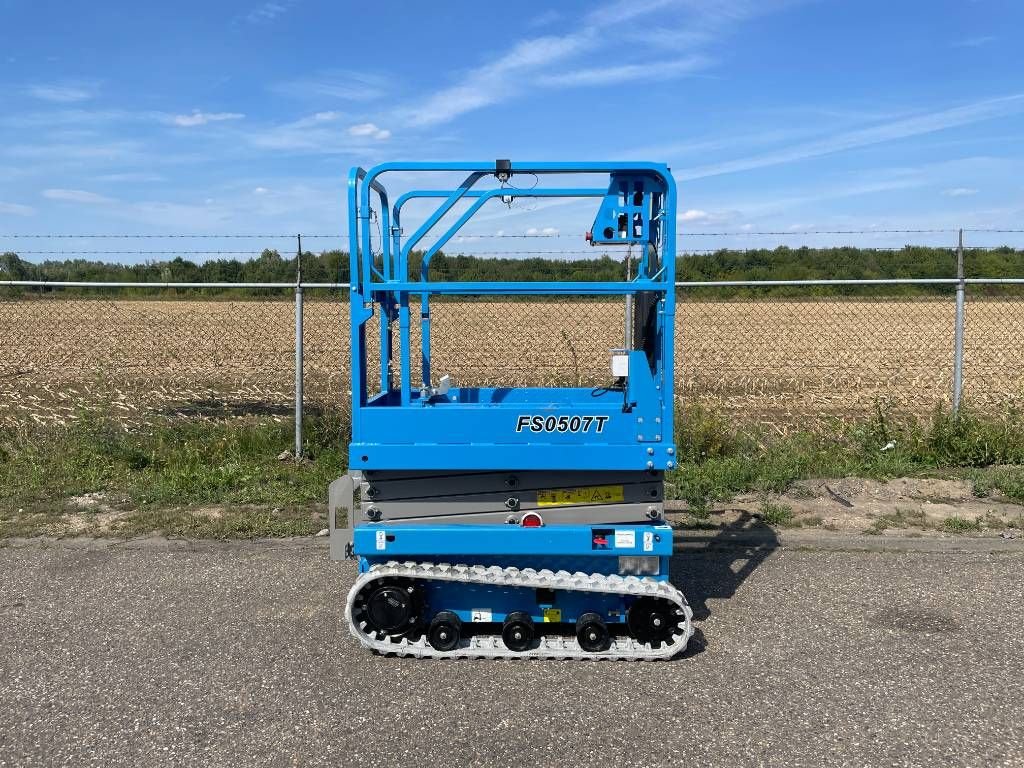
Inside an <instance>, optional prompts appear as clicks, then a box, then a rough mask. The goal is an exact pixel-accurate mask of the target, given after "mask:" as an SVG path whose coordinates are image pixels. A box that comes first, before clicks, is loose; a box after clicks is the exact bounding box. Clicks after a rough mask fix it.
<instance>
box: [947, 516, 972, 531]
mask: <svg viewBox="0 0 1024 768" xmlns="http://www.w3.org/2000/svg"><path fill="white" fill-rule="evenodd" d="M981 527H982V526H981V521H980V520H969V519H967V518H966V517H947V518H946V519H945V520H943V521H942V529H943V530H944V531H949V532H950V533H969V532H972V531H980V530H981Z"/></svg>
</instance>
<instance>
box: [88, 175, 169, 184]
mask: <svg viewBox="0 0 1024 768" xmlns="http://www.w3.org/2000/svg"><path fill="white" fill-rule="evenodd" d="M95 178H96V181H107V182H115V183H122V182H140V183H142V182H154V181H164V177H163V176H161V175H160V174H158V173H141V172H140V173H134V172H132V173H104V174H102V175H100V176H96V177H95Z"/></svg>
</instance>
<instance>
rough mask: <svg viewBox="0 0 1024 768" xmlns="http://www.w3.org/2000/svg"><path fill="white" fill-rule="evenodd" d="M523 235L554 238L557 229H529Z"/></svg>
mask: <svg viewBox="0 0 1024 768" xmlns="http://www.w3.org/2000/svg"><path fill="white" fill-rule="evenodd" d="M525 234H527V235H530V236H536V235H547V236H548V237H554V236H555V235H557V234H558V227H544V228H543V229H537V227H530V228H529V229H528V230H526V232H525Z"/></svg>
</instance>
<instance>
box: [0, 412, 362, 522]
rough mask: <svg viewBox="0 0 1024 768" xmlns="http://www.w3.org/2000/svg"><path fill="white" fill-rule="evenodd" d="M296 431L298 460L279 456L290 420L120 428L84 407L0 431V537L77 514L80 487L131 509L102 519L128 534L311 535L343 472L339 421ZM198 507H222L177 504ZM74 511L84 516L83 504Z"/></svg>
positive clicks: (312, 422) (287, 443) (324, 419)
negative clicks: (213, 511)
mask: <svg viewBox="0 0 1024 768" xmlns="http://www.w3.org/2000/svg"><path fill="white" fill-rule="evenodd" d="M305 440H306V442H305V450H304V453H305V455H306V456H307V457H308V458H307V459H304V460H303V461H301V462H295V461H292V460H285V461H281V460H278V458H277V457H278V455H279V454H281V453H282V452H283V451H286V450H289V449H291V448H292V447H293V445H294V432H293V424H292V423H291V422H288V421H280V422H278V421H274V420H272V419H267V418H252V419H243V420H230V421H186V420H178V421H168V422H166V423H163V424H158V425H154V426H147V427H142V428H139V429H136V430H131V431H126V430H124V429H123V428H121V427H120V426H119V425H117V424H116V423H114V422H111V421H107V420H104V419H101V418H96V417H94V416H83V418H82V419H80V420H78V421H75V422H74V423H72V424H71V425H69V426H65V427H59V428H54V427H49V428H44V427H32V428H24V429H20V430H10V429H8V430H6V431H0V488H2V489H3V493H0V535H4V534H6V535H24V534H25V533H26V532H27V530H29V529H32V525H34V526H35V529H37V530H46V528H47V526H49V525H51V524H52V523H53V521H54V519H55V518H59V517H60V515H61V514H63V513H66V512H71V511H75V512H76V513H77V512H79V510H77V509H75V508H74V507H73V506H72V505H69V503H68V500H69V499H71V498H73V497H77V496H81V495H83V494H86V493H101V494H103V497H104V504H105V505H107V506H111V507H113V508H114V509H115V510H131V515H129V516H127V517H126V518H125V520H123V521H121V522H120V523H118V524H114V525H112V526H111V527H112V530H118V531H119V532H123V533H125V534H134V533H138V532H140V531H142V530H158V529H159V530H164V531H165V532H168V533H174V534H180V535H190V534H193V533H195V534H197V535H200V534H201V535H207V536H208V535H214V536H239V537H248V536H280V535H291V534H298V533H307V532H315V529H316V526H318V521H317V520H316V519H314V518H313V517H312V516H311V514H310V510H312V509H316V508H317V507H318V506H319V507H320V508H322V506H323V503H324V502H325V500H326V497H327V486H328V484H329V483H330V482H331V481H332V480H333V479H334V478H336V477H337V476H338V475H339V474H341V473H342V472H343V471H344V464H345V461H344V458H345V444H346V442H347V440H348V434H347V423H346V422H345V421H343V420H342V419H341V418H340V417H337V416H320V417H316V418H310V419H308V420H307V421H306V422H305ZM204 505H207V506H208V505H216V506H217V508H218V511H219V512H220V513H221V514H220V516H219V517H211V516H210V515H198V516H197V515H193V514H191V513H183V512H181V511H175V510H181V509H182V508H189V507H192V508H197V507H202V506H204ZM268 510H273V511H268ZM283 510H284V511H283ZM287 510H292V511H287ZM81 515H82V517H84V518H85V519H88V515H89V512H88V510H85V511H83V512H81ZM32 520H34V521H35V523H34V524H29V522H27V521H32ZM118 526H120V528H118ZM320 527H322V525H320Z"/></svg>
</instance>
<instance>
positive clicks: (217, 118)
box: [171, 109, 245, 128]
mask: <svg viewBox="0 0 1024 768" xmlns="http://www.w3.org/2000/svg"><path fill="white" fill-rule="evenodd" d="M243 117H245V115H242V114H239V113H238V112H200V111H199V110H198V109H197V110H195V111H194V112H193V113H192V114H191V115H175V116H174V117H173V118H171V122H173V123H174V124H175V125H178V126H181V127H182V128H193V127H195V126H197V125H206V124H207V123H220V122H223V121H225V120H241V119H242V118H243Z"/></svg>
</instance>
